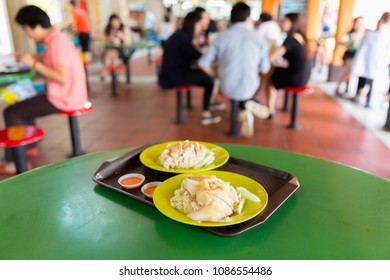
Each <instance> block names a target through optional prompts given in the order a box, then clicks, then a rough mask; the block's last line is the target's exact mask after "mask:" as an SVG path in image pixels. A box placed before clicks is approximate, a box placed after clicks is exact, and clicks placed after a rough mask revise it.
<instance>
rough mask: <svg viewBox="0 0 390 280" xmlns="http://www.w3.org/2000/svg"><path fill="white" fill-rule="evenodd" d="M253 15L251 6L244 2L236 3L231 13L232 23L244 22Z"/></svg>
mask: <svg viewBox="0 0 390 280" xmlns="http://www.w3.org/2000/svg"><path fill="white" fill-rule="evenodd" d="M250 15H251V8H250V7H249V6H248V5H247V4H245V3H242V2H239V3H237V4H235V5H234V6H233V8H232V11H231V13H230V20H231V22H232V23H236V22H244V21H245V20H246V19H247V18H248V17H249V16H250Z"/></svg>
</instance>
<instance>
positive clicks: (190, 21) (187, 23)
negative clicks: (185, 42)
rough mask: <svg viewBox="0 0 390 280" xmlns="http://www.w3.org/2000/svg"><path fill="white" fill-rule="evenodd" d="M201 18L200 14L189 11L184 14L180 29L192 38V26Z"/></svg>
mask: <svg viewBox="0 0 390 280" xmlns="http://www.w3.org/2000/svg"><path fill="white" fill-rule="evenodd" d="M201 19H202V18H201V17H200V14H197V13H195V12H190V13H188V14H187V15H186V17H185V18H184V21H183V25H182V27H181V30H182V31H183V32H185V33H186V34H188V35H189V36H190V37H191V38H194V27H195V24H196V23H197V22H199V21H200V20H201Z"/></svg>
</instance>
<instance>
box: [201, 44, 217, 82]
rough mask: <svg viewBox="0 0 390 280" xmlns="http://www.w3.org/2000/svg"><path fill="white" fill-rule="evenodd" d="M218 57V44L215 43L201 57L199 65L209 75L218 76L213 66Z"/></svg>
mask: <svg viewBox="0 0 390 280" xmlns="http://www.w3.org/2000/svg"><path fill="white" fill-rule="evenodd" d="M217 57H218V48H217V44H216V43H214V44H212V45H211V46H210V47H209V49H208V51H207V52H206V53H205V54H203V55H202V56H201V57H200V59H199V60H198V67H199V68H200V69H201V70H202V71H203V72H205V73H206V74H207V75H209V76H211V77H216V76H217V75H216V73H215V71H214V69H213V67H212V64H213V62H214V61H215V60H216V59H217Z"/></svg>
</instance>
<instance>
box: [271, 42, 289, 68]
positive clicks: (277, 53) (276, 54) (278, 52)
mask: <svg viewBox="0 0 390 280" xmlns="http://www.w3.org/2000/svg"><path fill="white" fill-rule="evenodd" d="M286 52H287V49H286V47H285V46H284V45H282V46H280V47H277V48H276V49H274V50H273V51H272V52H271V54H270V56H269V59H270V61H271V63H272V64H277V62H278V59H279V58H281V57H282V56H283V55H284V54H285V53H286Z"/></svg>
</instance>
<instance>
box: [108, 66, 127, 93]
mask: <svg viewBox="0 0 390 280" xmlns="http://www.w3.org/2000/svg"><path fill="white" fill-rule="evenodd" d="M123 68H124V67H123V65H112V66H106V67H104V69H106V70H107V71H110V73H111V95H112V96H117V95H118V72H119V71H122V70H123Z"/></svg>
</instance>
